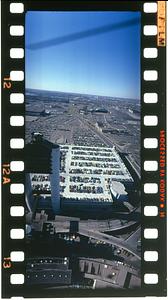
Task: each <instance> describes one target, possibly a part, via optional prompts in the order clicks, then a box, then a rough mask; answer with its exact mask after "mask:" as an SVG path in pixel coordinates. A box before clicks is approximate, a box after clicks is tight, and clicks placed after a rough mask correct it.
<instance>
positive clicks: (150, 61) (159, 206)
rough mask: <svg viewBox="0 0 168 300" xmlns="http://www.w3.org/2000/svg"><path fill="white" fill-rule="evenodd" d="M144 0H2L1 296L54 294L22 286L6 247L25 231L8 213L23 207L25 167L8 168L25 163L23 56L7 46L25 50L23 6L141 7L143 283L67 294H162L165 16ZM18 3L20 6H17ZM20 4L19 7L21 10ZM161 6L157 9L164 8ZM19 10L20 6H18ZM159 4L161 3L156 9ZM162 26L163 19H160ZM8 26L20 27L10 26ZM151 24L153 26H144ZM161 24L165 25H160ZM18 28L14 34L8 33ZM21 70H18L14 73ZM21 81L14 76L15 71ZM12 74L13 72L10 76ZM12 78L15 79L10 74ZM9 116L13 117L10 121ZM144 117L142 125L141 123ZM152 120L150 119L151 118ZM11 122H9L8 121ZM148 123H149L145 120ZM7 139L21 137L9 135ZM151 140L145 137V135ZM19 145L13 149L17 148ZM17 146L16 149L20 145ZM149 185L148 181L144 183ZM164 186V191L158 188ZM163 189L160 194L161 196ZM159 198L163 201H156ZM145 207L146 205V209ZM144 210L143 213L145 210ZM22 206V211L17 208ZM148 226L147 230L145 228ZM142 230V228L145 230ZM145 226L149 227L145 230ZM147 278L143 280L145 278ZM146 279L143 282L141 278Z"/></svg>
mask: <svg viewBox="0 0 168 300" xmlns="http://www.w3.org/2000/svg"><path fill="white" fill-rule="evenodd" d="M159 2H160V3H161V4H162V5H163V7H164V5H165V1H153V2H152V3H153V4H156V5H157V4H158V8H160V5H161V4H160V3H159ZM14 3H15V4H16V3H17V4H20V5H19V6H18V11H17V9H16V11H13V10H12V7H13V4H14ZM147 4H151V3H150V2H146V1H115V2H112V1H104V2H103V3H102V2H101V1H93V0H92V1H78V2H77V1H71V2H69V1H37V0H35V1H29V0H28V1H24V2H23V1H18V2H16V1H15V2H14V1H8V0H7V1H6V0H3V1H2V17H1V19H2V174H3V184H2V220H3V224H2V241H3V242H2V297H3V298H10V297H25V298H27V297H39V296H40V297H53V296H55V294H53V295H52V292H50V295H47V292H46V293H44V295H40V294H39V293H38V292H37V291H34V290H31V291H30V290H28V289H26V287H25V286H24V278H23V277H24V274H25V261H24V260H23V261H19V262H16V261H12V260H11V252H13V251H21V252H25V243H24V230H25V217H24V214H23V213H22V214H21V215H20V216H12V215H11V206H19V207H22V208H23V207H24V206H25V205H24V183H25V174H24V170H22V171H18V172H14V171H11V167H10V166H11V162H13V161H17V162H24V155H25V154H24V137H25V128H24V116H25V104H24V94H25V86H24V72H25V64H24V55H23V57H21V58H19V59H18V58H12V57H11V52H10V50H11V49H12V48H21V49H23V51H24V25H25V23H24V22H25V13H26V11H28V10H51V11H52V10H58V11H59V10H61V11H69V10H73V11H78V10H88V11H89V10H93V11H99V10H101V11H103V10H105V11H106V10H107V11H108V10H121V11H124V10H131V11H134V10H135V11H141V14H142V18H141V21H142V23H141V24H142V28H141V170H142V174H141V175H142V176H141V186H142V189H141V194H142V215H141V220H142V221H141V226H142V227H141V228H142V231H141V232H142V234H141V238H142V255H141V257H142V274H141V278H142V287H141V289H140V290H127V291H125V290H124V291H122V290H118V291H116V292H114V291H113V295H111V292H110V291H109V290H102V291H101V290H99V291H85V292H84V291H78V292H76V291H73V292H70V293H69V292H68V294H69V296H74V297H76V296H81V297H82V296H89V297H92V296H110V297H111V296H120V297H122V296H127V297H128V296H134V297H135V296H166V272H167V270H166V262H167V259H166V194H165V191H166V155H165V151H166V146H165V141H166V91H165V90H166V47H165V44H164V43H165V41H164V38H163V40H162V39H159V32H158V34H157V29H158V31H159V26H161V25H159V19H160V18H161V19H162V18H163V19H164V9H163V15H161V14H160V13H159V12H158V9H157V11H155V10H154V11H153V12H152V11H150V9H149V11H148V12H147V11H146V8H145V7H147ZM19 7H20V8H19ZM21 7H22V8H23V10H22V9H21ZM163 7H162V8H163ZM19 9H20V10H19ZM160 9H161V8H160ZM161 12H162V10H161ZM162 25H163V24H162ZM12 26H22V27H20V29H19V27H18V28H14V27H13V28H12ZM146 26H152V27H150V28H149V27H148V28H147V27H146ZM163 27H164V25H163ZM16 29H18V30H20V31H19V32H18V35H17V34H16V33H14V32H13V30H14V31H15V30H16ZM148 29H149V30H150V29H151V30H154V33H152V34H153V35H151V34H149V33H146V30H148ZM146 48H156V49H157V50H156V51H157V57H156V58H147V57H145V56H144V51H145V49H146ZM148 71H149V72H153V71H154V72H157V75H156V76H157V78H156V80H153V81H151V80H149V79H145V76H147V75H149V74H147V72H148ZM14 72H21V73H14ZM18 75H19V76H21V78H22V79H21V80H20V79H19V80H17V76H18ZM15 76H16V77H15ZM12 78H14V79H12ZM14 93H19V94H20V98H21V100H20V102H19V103H18V102H17V101H16V102H15V100H12V96H11V94H14ZM151 93H154V94H155V97H156V100H154V101H148V100H147V97H148V96H149V94H151ZM149 116H151V117H153V121H150V122H149V123H148V120H147V118H148V117H149ZM12 118H13V120H12ZM145 122H147V123H146V125H145ZM153 122H154V123H153ZM13 124H14V125H13ZM147 124H148V125H147ZM149 138H150V139H156V140H157V141H156V143H157V144H158V147H156V148H153V149H152V148H148V147H149V146H147V147H145V144H144V143H146V142H147V140H145V139H149ZM12 139H20V140H15V141H14V140H13V141H12ZM148 142H149V143H150V141H149V140H148ZM16 145H18V148H16V147H17V146H16ZM19 147H20V148H19ZM145 161H156V162H158V169H157V171H155V172H153V171H145V170H144V163H145ZM148 183H149V184H154V185H155V187H156V191H155V192H154V193H149V192H145V190H144V188H145V184H148ZM14 184H21V186H20V193H13V192H12V188H14V189H15V188H19V186H17V187H16V186H15V187H14V186H12V185H14ZM149 188H151V186H149ZM162 190H163V191H162ZM161 194H162V196H161ZM161 199H162V200H161ZM151 206H155V207H156V211H158V213H157V214H156V215H153V216H150V215H148V214H149V210H150V209H151V208H149V207H151ZM146 207H148V209H147V208H146ZM145 210H148V213H147V214H145ZM22 211H23V210H22ZM13 229H17V230H21V234H22V237H23V238H21V239H11V237H10V235H11V230H13ZM149 230H151V231H149ZM145 231H146V233H145ZM147 231H148V232H147ZM152 231H153V233H154V234H156V238H153V239H152V238H145V236H144V234H145V235H147V234H149V236H150V234H152ZM146 251H147V252H148V251H155V252H157V255H158V260H157V261H146V260H145V259H144V255H145V253H146ZM13 275H21V277H20V279H21V281H22V284H11V278H12V276H13ZM152 275H153V276H154V281H155V280H156V281H155V283H153V284H151V283H149V284H148V283H147V277H149V276H152ZM145 278H146V279H145ZM145 282H146V283H145ZM65 296H67V293H66V291H61V292H60V291H58V292H57V297H65Z"/></svg>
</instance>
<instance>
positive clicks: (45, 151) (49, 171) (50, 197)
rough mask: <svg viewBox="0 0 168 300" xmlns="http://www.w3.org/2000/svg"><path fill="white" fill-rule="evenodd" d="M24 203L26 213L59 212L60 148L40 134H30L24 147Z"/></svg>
mask: <svg viewBox="0 0 168 300" xmlns="http://www.w3.org/2000/svg"><path fill="white" fill-rule="evenodd" d="M25 151H26V160H25V170H26V203H27V208H28V211H31V212H33V213H34V212H36V211H38V209H39V210H40V211H41V210H42V209H45V210H46V211H47V210H52V211H53V212H54V213H58V212H59V211H60V175H59V171H60V148H59V146H58V145H55V144H53V143H51V142H49V141H47V140H45V139H44V138H43V135H42V134H40V133H33V134H32V141H31V142H30V143H29V144H27V145H26V147H25Z"/></svg>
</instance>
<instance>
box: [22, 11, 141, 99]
mask: <svg viewBox="0 0 168 300" xmlns="http://www.w3.org/2000/svg"><path fill="white" fill-rule="evenodd" d="M136 17H137V18H139V22H138V23H137V24H135V25H133V26H130V27H125V28H120V29H118V30H113V31H110V32H106V33H103V34H99V35H95V36H92V37H86V38H83V39H79V40H75V41H71V42H68V43H63V44H59V45H54V46H52V47H42V48H40V49H39V48H37V49H35V50H32V49H29V46H30V45H32V44H36V43H38V42H41V41H46V40H50V39H55V38H57V37H62V36H66V35H69V34H73V33H76V32H80V31H81V32H82V31H85V30H90V29H93V28H97V27H101V26H106V25H109V24H116V23H120V22H125V21H128V20H132V19H133V18H136ZM25 30H26V34H25V43H26V47H27V48H26V55H25V64H26V65H25V67H26V88H34V89H42V90H51V91H62V92H74V93H75V92H76V93H86V94H95V95H105V96H113V97H124V98H136V99H139V98H140V13H139V12H37V11H36V12H27V14H26V28H25Z"/></svg>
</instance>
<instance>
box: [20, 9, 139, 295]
mask: <svg viewBox="0 0 168 300" xmlns="http://www.w3.org/2000/svg"><path fill="white" fill-rule="evenodd" d="M140 33H141V15H140V13H139V12H131V11H124V12H122V11H82V12H80V11H74V12H73V11H64V12H61V11H60V12H59V11H28V12H27V13H26V23H25V83H26V87H25V88H26V91H25V140H26V144H25V153H26V160H25V172H26V190H25V203H26V204H25V206H26V253H25V260H26V275H25V284H26V285H27V287H28V288H29V289H31V288H36V289H38V288H39V289H40V290H41V291H42V290H47V291H48V294H49V293H50V291H52V292H53V291H55V292H57V291H58V290H65V289H66V290H78V291H80V290H100V289H111V290H117V289H120V290H128V289H131V290H133V289H140V288H141V195H140V181H141V167H140V166H141V160H140V138H141V136H140V124H141V71H140V56H141V55H140V52H141V40H140Z"/></svg>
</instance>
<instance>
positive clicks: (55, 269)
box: [25, 257, 72, 286]
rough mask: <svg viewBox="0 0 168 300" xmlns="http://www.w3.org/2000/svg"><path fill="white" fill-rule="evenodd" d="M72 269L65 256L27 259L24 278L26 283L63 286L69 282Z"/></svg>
mask: <svg viewBox="0 0 168 300" xmlns="http://www.w3.org/2000/svg"><path fill="white" fill-rule="evenodd" d="M71 276H72V270H71V269H69V259H68V258H67V257H64V258H59V257H54V258H53V257H45V258H44V257H42V258H40V257H38V258H34V259H33V258H32V259H28V262H27V268H26V280H25V283H26V284H28V285H43V286H46V285H47V286H63V285H66V286H67V285H70V284H71Z"/></svg>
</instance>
